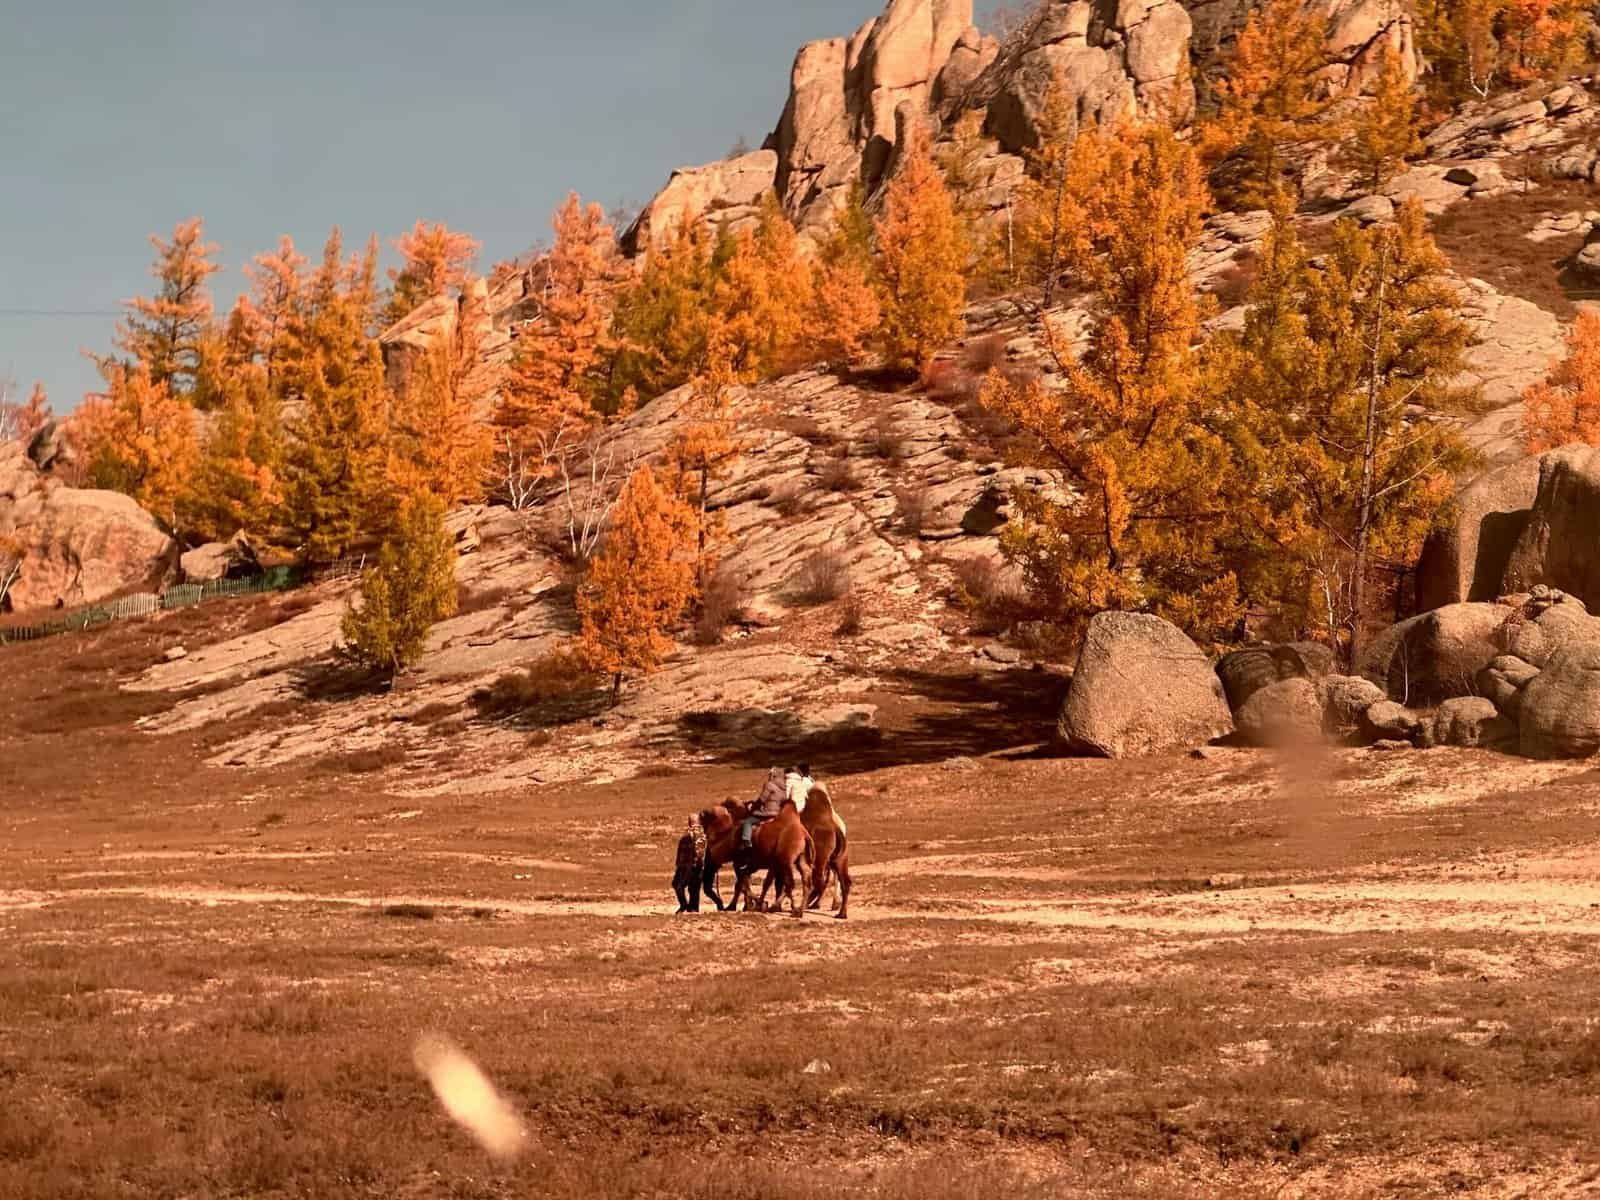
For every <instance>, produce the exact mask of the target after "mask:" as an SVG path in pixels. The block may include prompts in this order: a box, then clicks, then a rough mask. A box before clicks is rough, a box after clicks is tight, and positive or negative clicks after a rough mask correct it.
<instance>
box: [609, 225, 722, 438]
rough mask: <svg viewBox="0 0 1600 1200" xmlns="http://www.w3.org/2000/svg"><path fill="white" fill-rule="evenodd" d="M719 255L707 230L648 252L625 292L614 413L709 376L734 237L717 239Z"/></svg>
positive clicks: (619, 310) (683, 233)
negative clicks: (714, 322)
mask: <svg viewBox="0 0 1600 1200" xmlns="http://www.w3.org/2000/svg"><path fill="white" fill-rule="evenodd" d="M716 249H717V253H713V247H712V245H711V239H710V237H709V235H708V234H707V232H706V230H705V228H704V226H702V225H701V224H700V223H699V222H685V223H684V224H682V225H680V226H679V227H678V229H677V230H676V231H675V233H674V234H673V237H672V240H671V241H670V242H668V243H666V244H665V245H662V246H656V247H653V248H652V249H651V250H650V253H649V256H648V257H647V258H646V259H645V264H644V269H643V270H642V271H640V272H639V275H638V277H637V278H636V279H635V280H634V281H633V282H632V283H630V284H628V285H627V286H625V287H622V288H621V289H619V291H618V293H617V298H616V314H615V321H614V323H613V331H614V334H615V337H616V342H617V346H616V354H615V357H614V359H613V361H612V364H611V370H610V379H609V383H608V386H607V388H606V398H607V405H608V407H610V408H613V409H614V408H619V407H625V402H624V399H623V398H624V397H625V396H628V395H630V394H631V395H635V396H637V397H638V398H639V399H641V400H652V399H654V398H655V397H657V396H660V395H662V394H663V393H665V392H669V391H671V390H672V389H673V388H676V387H681V386H682V385H683V384H685V383H687V382H688V381H689V380H690V379H692V378H693V377H694V375H695V374H696V373H698V372H699V371H702V370H704V369H705V362H706V335H707V330H708V323H709V320H710V315H711V313H712V312H713V311H714V309H715V307H716V300H715V297H714V292H715V289H716V283H717V280H718V278H719V277H720V275H721V269H722V266H723V265H725V263H726V260H727V257H728V256H730V255H731V254H732V250H733V241H732V239H731V237H730V238H719V239H718V244H717V248H716Z"/></svg>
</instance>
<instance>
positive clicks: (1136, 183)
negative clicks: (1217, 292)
mask: <svg viewBox="0 0 1600 1200" xmlns="http://www.w3.org/2000/svg"><path fill="white" fill-rule="evenodd" d="M1100 136H1102V137H1103V138H1104V141H1103V142H1102V149H1103V151H1104V165H1103V170H1102V173H1101V174H1100V176H1099V178H1098V181H1097V184H1096V186H1095V187H1094V188H1093V189H1092V190H1093V191H1094V192H1096V193H1097V194H1098V196H1099V201H1098V204H1099V208H1098V209H1097V219H1098V220H1099V221H1100V224H1098V225H1097V226H1096V227H1097V228H1100V229H1101V230H1103V233H1102V235H1101V236H1099V237H1097V238H1096V239H1095V246H1094V249H1095V251H1096V253H1094V254H1092V255H1088V256H1085V258H1084V259H1083V261H1082V263H1081V264H1080V266H1079V270H1080V273H1081V278H1082V280H1083V281H1084V283H1085V284H1086V286H1088V287H1089V289H1090V290H1091V293H1092V295H1093V297H1094V326H1093V330H1092V334H1091V336H1090V340H1089V345H1088V347H1087V350H1086V351H1085V353H1084V354H1083V356H1082V358H1081V360H1080V359H1077V358H1075V357H1074V356H1073V354H1072V353H1071V350H1070V348H1068V347H1065V346H1062V345H1061V344H1060V342H1059V339H1058V336H1057V335H1056V333H1055V331H1054V327H1053V326H1052V325H1051V324H1050V323H1049V322H1048V321H1047V320H1045V321H1041V323H1040V329H1041V334H1042V336H1043V337H1044V338H1045V339H1046V341H1047V343H1048V344H1049V345H1050V347H1051V349H1052V351H1053V352H1054V356H1055V358H1056V363H1057V366H1058V369H1059V374H1060V379H1059V381H1056V380H1050V379H1045V378H1039V377H1017V376H1012V375H1007V374H1004V373H1002V372H999V371H996V372H993V373H991V375H990V376H989V378H988V380H987V381H986V382H985V385H984V389H983V392H982V401H983V403H984V404H985V405H986V406H987V407H989V408H990V409H992V410H993V411H995V412H997V413H999V414H1002V415H1003V416H1005V417H1007V418H1008V419H1010V420H1012V421H1014V422H1015V423H1016V424H1017V425H1018V426H1020V427H1021V430H1022V432H1023V433H1024V434H1025V435H1026V436H1025V437H1024V438H1023V439H1019V442H1018V454H1019V456H1020V458H1021V459H1022V460H1023V461H1024V462H1026V463H1028V464H1030V465H1032V466H1035V467H1039V468H1043V469H1045V470H1047V471H1049V472H1050V473H1051V474H1052V475H1053V476H1054V477H1055V479H1056V486H1054V487H1052V488H1049V489H1043V490H1038V491H1035V490H1031V489H1030V490H1020V491H1018V492H1017V493H1016V495H1015V496H1014V497H1013V504H1014V508H1015V513H1016V516H1015V518H1014V519H1013V520H1012V521H1011V522H1010V523H1009V524H1008V525H1007V526H1006V528H1005V530H1004V532H1003V533H1002V535H1001V547H1002V550H1003V552H1004V554H1005V555H1006V557H1007V559H1008V560H1009V561H1011V562H1013V563H1016V564H1017V565H1019V566H1020V567H1021V569H1022V571H1023V573H1024V575H1025V577H1026V578H1027V580H1028V583H1029V585H1030V589H1031V591H1032V593H1033V595H1034V596H1035V598H1036V599H1037V600H1038V601H1039V602H1040V603H1041V604H1042V605H1043V606H1044V608H1045V609H1046V611H1047V612H1048V613H1049V614H1050V615H1051V616H1052V617H1053V618H1054V619H1056V620H1057V621H1059V622H1061V623H1062V624H1064V625H1067V626H1068V627H1076V626H1077V625H1078V624H1079V623H1081V622H1082V621H1083V620H1085V619H1086V618H1087V617H1088V616H1090V615H1091V614H1093V613H1095V612H1097V611H1100V610H1102V609H1124V610H1152V611H1155V612H1157V613H1160V614H1161V615H1163V616H1165V617H1167V618H1168V619H1170V620H1173V621H1175V622H1176V623H1178V624H1179V625H1181V626H1183V627H1184V628H1185V629H1186V630H1188V631H1190V632H1191V633H1193V634H1195V635H1196V636H1199V637H1202V638H1213V639H1215V638H1218V637H1220V636H1222V635H1223V634H1224V633H1225V632H1226V631H1227V630H1228V629H1229V628H1230V627H1231V626H1232V624H1233V623H1234V622H1235V620H1236V619H1237V615H1238V611H1239V610H1238V594H1237V591H1238V589H1237V581H1236V580H1235V578H1234V577H1233V575H1232V574H1231V573H1230V572H1229V571H1228V570H1227V569H1226V566H1225V564H1224V562H1223V561H1222V557H1221V552H1220V546H1221V539H1220V538H1219V528H1220V527H1222V526H1223V525H1224V524H1225V523H1226V521H1227V519H1228V513H1227V511H1226V504H1225V503H1224V493H1223V490H1222V489H1223V485H1224V482H1225V480H1226V477H1227V472H1228V455H1227V446H1226V443H1225V441H1224V440H1223V438H1222V437H1221V435H1220V434H1219V432H1218V431H1217V430H1215V429H1213V428H1212V427H1211V426H1210V424H1209V421H1210V418H1211V415H1212V413H1213V410H1214V407H1215V397H1214V396H1213V394H1212V392H1211V391H1210V390H1209V389H1208V388H1207V387H1206V386H1205V384H1206V379H1207V376H1206V372H1205V371H1204V369H1203V364H1202V362H1201V360H1200V358H1199V356H1198V354H1197V351H1196V350H1195V348H1194V343H1195V341H1196V339H1197V335H1198V333H1199V327H1200V319H1201V313H1202V309H1201V305H1200V301H1199V297H1198V296H1197V295H1196V293H1195V290H1194V286H1193V284H1192V283H1191V282H1190V280H1189V277H1188V273H1187V270H1186V267H1185V256H1186V254H1187V251H1188V249H1189V248H1190V247H1191V246H1193V245H1194V244H1195V242H1196V241H1197V240H1198V238H1199V234H1200V229H1201V223H1202V219H1203V216H1204V213H1205V211H1206V207H1207V204H1208V196H1207V193H1206V187H1205V183H1204V180H1203V178H1202V172H1201V168H1200V165H1199V163H1198V162H1197V160H1196V158H1195V155H1194V153H1193V152H1192V151H1191V150H1190V149H1189V148H1188V147H1187V146H1185V145H1184V144H1182V143H1180V142H1179V141H1178V140H1177V139H1176V137H1175V136H1174V135H1173V133H1172V132H1171V131H1170V130H1168V129H1166V128H1165V127H1157V126H1145V127H1142V128H1131V127H1130V128H1125V129H1122V130H1119V131H1116V132H1113V133H1108V134H1105V135H1100Z"/></svg>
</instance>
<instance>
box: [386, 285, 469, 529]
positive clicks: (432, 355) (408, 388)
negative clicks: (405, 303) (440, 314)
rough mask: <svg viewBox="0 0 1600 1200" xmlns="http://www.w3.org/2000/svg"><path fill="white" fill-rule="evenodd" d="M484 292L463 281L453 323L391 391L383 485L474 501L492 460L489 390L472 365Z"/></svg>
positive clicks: (446, 500) (448, 499)
mask: <svg viewBox="0 0 1600 1200" xmlns="http://www.w3.org/2000/svg"><path fill="white" fill-rule="evenodd" d="M484 299H485V291H484V288H483V287H482V285H481V284H474V283H468V284H467V286H466V288H465V289H464V291H463V292H462V295H461V300H460V303H459V305H458V308H457V313H456V319H455V322H454V324H453V325H452V326H451V327H450V328H448V329H447V330H445V331H444V333H443V334H442V335H441V336H439V337H437V338H436V339H435V340H434V341H433V343H432V344H431V345H430V346H429V347H428V348H427V350H426V351H425V352H424V353H423V354H422V355H421V356H420V358H419V359H418V361H417V362H416V364H415V365H414V366H413V367H412V368H411V369H410V371H409V372H407V374H406V376H405V377H404V378H403V379H402V380H401V381H400V382H399V384H398V385H397V386H396V389H395V398H394V409H393V418H392V421H391V426H392V434H391V447H390V450H391V459H390V472H389V473H390V480H391V483H392V485H393V486H394V488H395V489H396V490H397V491H399V492H401V493H402V494H405V493H412V492H427V493H428V494H429V495H432V496H435V497H437V498H438V499H439V500H442V501H443V502H444V503H445V504H447V505H449V504H458V503H473V502H476V501H478V500H481V499H482V498H483V495H484V490H485V485H486V483H487V481H488V476H489V464H490V460H491V458H492V457H493V449H494V448H493V441H492V438H491V430H490V428H489V426H488V424H487V423H486V420H485V417H486V416H487V413H486V412H485V411H484V410H485V409H486V408H487V405H488V399H489V392H490V385H491V383H492V380H491V379H490V378H489V377H488V376H487V375H486V374H485V372H484V370H483V368H482V364H481V363H480V362H479V342H480V337H481V330H482V326H483V320H484V314H483V306H484Z"/></svg>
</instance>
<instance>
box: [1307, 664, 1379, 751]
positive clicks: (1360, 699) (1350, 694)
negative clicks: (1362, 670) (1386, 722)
mask: <svg viewBox="0 0 1600 1200" xmlns="http://www.w3.org/2000/svg"><path fill="white" fill-rule="evenodd" d="M1317 693H1318V695H1319V696H1320V697H1321V699H1322V721H1323V727H1324V728H1325V729H1326V730H1327V731H1328V732H1329V733H1331V734H1333V735H1335V736H1336V737H1349V736H1350V735H1352V734H1356V733H1359V732H1360V731H1361V721H1362V718H1363V717H1365V716H1366V714H1367V710H1368V709H1370V708H1371V707H1372V706H1373V705H1374V704H1382V703H1383V702H1384V701H1386V700H1388V698H1389V697H1388V696H1387V695H1385V693H1384V690H1383V689H1382V688H1381V687H1379V686H1378V685H1377V684H1375V683H1373V682H1372V681H1371V680H1370V679H1362V678H1361V677H1360V676H1358V675H1329V676H1328V677H1326V678H1325V679H1319V680H1318V681H1317Z"/></svg>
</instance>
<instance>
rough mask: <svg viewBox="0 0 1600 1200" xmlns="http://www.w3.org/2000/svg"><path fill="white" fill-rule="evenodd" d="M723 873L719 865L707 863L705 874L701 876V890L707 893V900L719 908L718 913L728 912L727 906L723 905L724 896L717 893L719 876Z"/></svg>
mask: <svg viewBox="0 0 1600 1200" xmlns="http://www.w3.org/2000/svg"><path fill="white" fill-rule="evenodd" d="M721 871H722V867H721V866H720V865H719V864H716V863H711V862H708V863H706V867H705V873H704V874H702V875H701V876H700V888H701V890H702V891H704V892H705V894H706V898H707V899H709V900H710V901H711V902H712V903H713V904H715V905H716V906H717V911H718V912H727V911H728V908H727V905H725V904H723V903H722V894H721V893H720V892H718V891H717V875H718V874H720V873H721Z"/></svg>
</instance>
